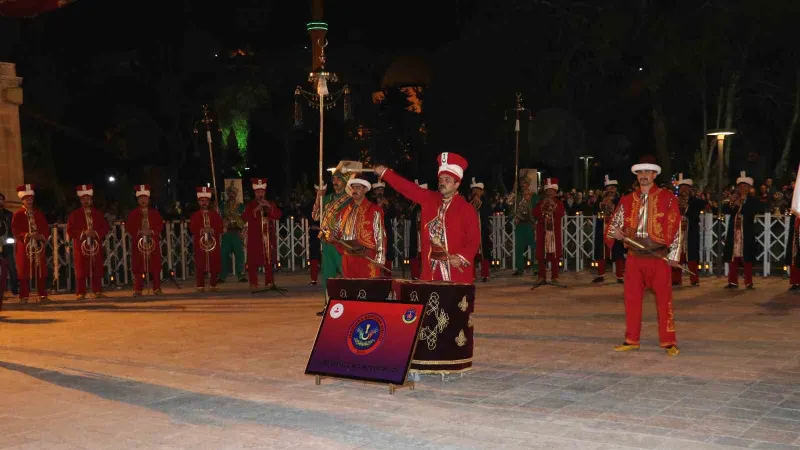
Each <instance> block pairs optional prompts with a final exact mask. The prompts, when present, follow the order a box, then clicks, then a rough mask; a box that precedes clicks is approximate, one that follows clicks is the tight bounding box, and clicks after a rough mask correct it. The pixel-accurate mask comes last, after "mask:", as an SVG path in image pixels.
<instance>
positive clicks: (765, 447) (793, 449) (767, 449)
mask: <svg viewBox="0 0 800 450" xmlns="http://www.w3.org/2000/svg"><path fill="white" fill-rule="evenodd" d="M750 448H754V449H758V450H800V446H797V445H786V444H774V443H772V442H756V443H755V444H753V445H752V446H751V447H750Z"/></svg>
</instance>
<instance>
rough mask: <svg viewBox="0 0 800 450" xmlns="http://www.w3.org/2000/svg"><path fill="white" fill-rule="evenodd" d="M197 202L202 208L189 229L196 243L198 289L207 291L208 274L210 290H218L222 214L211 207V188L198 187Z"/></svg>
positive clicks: (195, 259)
mask: <svg viewBox="0 0 800 450" xmlns="http://www.w3.org/2000/svg"><path fill="white" fill-rule="evenodd" d="M197 203H198V205H199V206H200V209H199V210H197V211H195V212H194V214H192V217H191V218H190V219H189V231H191V233H192V243H193V245H194V273H195V277H196V279H197V291H198V292H204V291H205V279H206V274H208V276H209V278H208V280H209V285H210V286H209V290H211V291H218V290H219V289H218V287H217V280H218V279H219V270H220V268H221V266H222V250H221V249H220V246H219V245H217V244H218V243H219V242H221V241H222V229H223V224H222V216H220V215H219V213H218V212H217V211H214V210H213V209H211V189H209V188H208V187H206V186H200V187H198V188H197Z"/></svg>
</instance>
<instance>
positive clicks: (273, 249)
mask: <svg viewBox="0 0 800 450" xmlns="http://www.w3.org/2000/svg"><path fill="white" fill-rule="evenodd" d="M250 181H251V182H252V183H253V192H254V193H255V196H256V198H255V200H253V201H251V202H250V203H248V204H247V206H246V207H245V209H244V213H243V214H242V220H244V222H245V227H246V228H247V273H248V275H249V279H250V288H251V289H256V288H258V267H259V266H264V285H265V287H267V288H271V287H274V286H275V275H274V274H273V271H272V266H273V264H276V263H277V260H278V252H277V245H278V236H277V234H276V233H275V223H274V221H275V220H277V219H280V218H281V216H283V213H281V210H280V209H278V205H276V204H275V202H272V201H270V200H267V199H266V198H265V196H266V194H267V179H266V178H253V179H251V180H250Z"/></svg>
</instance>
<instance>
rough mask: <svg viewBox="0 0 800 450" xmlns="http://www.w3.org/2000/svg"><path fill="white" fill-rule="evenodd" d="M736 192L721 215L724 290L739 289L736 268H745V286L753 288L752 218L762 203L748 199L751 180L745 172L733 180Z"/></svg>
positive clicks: (754, 244) (753, 239) (723, 207)
mask: <svg viewBox="0 0 800 450" xmlns="http://www.w3.org/2000/svg"><path fill="white" fill-rule="evenodd" d="M736 186H737V192H736V193H735V194H733V195H732V196H731V200H730V202H728V203H725V204H723V205H722V213H723V214H728V233H727V234H726V235H725V251H724V252H723V255H724V257H725V261H727V262H728V285H727V286H725V287H726V288H727V289H736V288H738V287H739V266H740V265H743V266H744V284H745V286H747V289H755V286H753V263H754V262H755V260H756V251H757V250H756V230H755V219H756V215H757V214H761V213H762V212H763V209H764V207H763V206H762V205H763V204H762V203H761V202H760V201H758V199H756V198H755V197H750V188H752V187H753V179H752V178H750V177H748V176H747V175H746V174H745V173H744V172H741V176H740V177H739V178H737V179H736Z"/></svg>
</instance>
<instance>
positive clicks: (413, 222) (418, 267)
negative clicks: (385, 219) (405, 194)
mask: <svg viewBox="0 0 800 450" xmlns="http://www.w3.org/2000/svg"><path fill="white" fill-rule="evenodd" d="M414 184H416V185H417V186H419V187H421V188H422V189H425V190H427V189H428V183H422V184H420V182H419V180H414ZM407 215H408V217H406V220H408V221H409V227H408V228H409V229H408V264H409V271H410V272H411V279H412V280H419V277H420V275H421V274H422V249H421V245H422V239H421V238H420V230H421V229H422V227H421V226H420V219H421V214H420V211H419V205H417V204H416V203H414V204H412V205H411V208H410V209H409V210H408V213H407Z"/></svg>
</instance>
